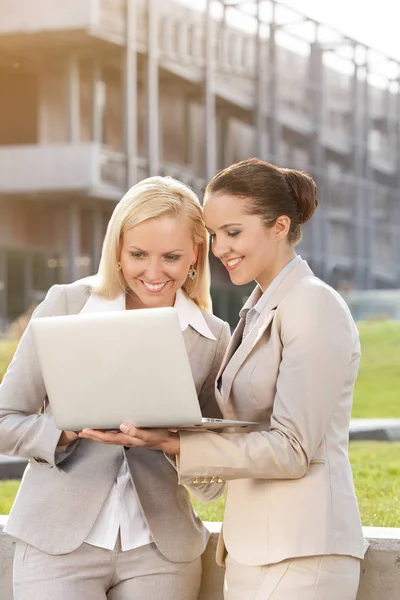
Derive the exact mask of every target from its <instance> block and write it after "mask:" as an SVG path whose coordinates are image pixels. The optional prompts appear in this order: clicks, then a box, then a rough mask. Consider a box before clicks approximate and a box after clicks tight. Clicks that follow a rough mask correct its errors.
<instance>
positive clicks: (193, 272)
mask: <svg viewBox="0 0 400 600" xmlns="http://www.w3.org/2000/svg"><path fill="white" fill-rule="evenodd" d="M196 275H197V271H196V269H195V268H194V265H192V266H191V267H190V269H189V272H188V276H189V277H190V279H191V280H192V281H193V279H194V278H195V277H196Z"/></svg>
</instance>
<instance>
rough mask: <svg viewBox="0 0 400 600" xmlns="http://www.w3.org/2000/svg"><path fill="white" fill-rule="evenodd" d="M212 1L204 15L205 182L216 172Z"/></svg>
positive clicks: (209, 2)
mask: <svg viewBox="0 0 400 600" xmlns="http://www.w3.org/2000/svg"><path fill="white" fill-rule="evenodd" d="M211 5H212V0H207V7H206V11H205V15H204V40H205V68H204V82H203V84H204V110H205V142H206V143H205V152H206V160H205V165H206V172H205V176H206V180H207V183H208V182H209V181H210V179H212V178H213V177H214V175H215V172H216V162H217V133H216V104H215V81H214V79H215V73H214V69H215V26H216V24H215V20H214V19H213V16H212V11H211Z"/></svg>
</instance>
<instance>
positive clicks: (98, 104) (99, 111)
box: [92, 61, 104, 144]
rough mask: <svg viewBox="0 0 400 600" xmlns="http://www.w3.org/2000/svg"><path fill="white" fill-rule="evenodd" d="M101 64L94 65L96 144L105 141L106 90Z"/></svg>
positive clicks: (93, 112) (93, 116)
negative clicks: (104, 111)
mask: <svg viewBox="0 0 400 600" xmlns="http://www.w3.org/2000/svg"><path fill="white" fill-rule="evenodd" d="M102 85H103V82H102V76H101V65H100V63H99V62H98V61H94V62H93V65H92V139H93V141H94V142H96V144H102V142H103V110H104V90H103V89H102Z"/></svg>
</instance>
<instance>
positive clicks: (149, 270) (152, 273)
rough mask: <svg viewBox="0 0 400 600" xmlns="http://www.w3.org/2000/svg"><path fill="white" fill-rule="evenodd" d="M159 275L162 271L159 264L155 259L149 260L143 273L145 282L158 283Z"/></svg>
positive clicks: (160, 277)
mask: <svg viewBox="0 0 400 600" xmlns="http://www.w3.org/2000/svg"><path fill="white" fill-rule="evenodd" d="M161 273H162V269H161V266H160V262H159V261H158V260H157V259H154V260H149V262H148V263H147V265H146V271H145V274H146V279H147V281H148V282H149V283H151V282H155V283H157V282H159V281H160V279H162V276H161Z"/></svg>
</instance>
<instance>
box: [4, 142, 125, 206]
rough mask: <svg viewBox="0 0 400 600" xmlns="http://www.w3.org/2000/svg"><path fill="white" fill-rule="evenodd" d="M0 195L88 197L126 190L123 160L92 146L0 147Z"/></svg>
mask: <svg viewBox="0 0 400 600" xmlns="http://www.w3.org/2000/svg"><path fill="white" fill-rule="evenodd" d="M0 164H1V165H2V168H1V171H0V194H8V195H9V194H19V195H24V194H27V195H31V194H37V193H60V192H62V193H91V192H92V191H96V192H97V193H99V194H101V195H102V196H104V197H110V198H112V199H114V198H118V197H121V192H122V191H123V190H124V188H125V160H124V157H123V155H121V154H119V153H117V152H109V151H107V150H105V149H103V148H102V147H101V146H100V145H98V144H95V143H76V144H57V145H56V144H54V145H53V144H49V145H41V146H40V145H28V146H3V147H0Z"/></svg>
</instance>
